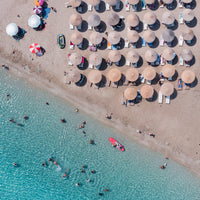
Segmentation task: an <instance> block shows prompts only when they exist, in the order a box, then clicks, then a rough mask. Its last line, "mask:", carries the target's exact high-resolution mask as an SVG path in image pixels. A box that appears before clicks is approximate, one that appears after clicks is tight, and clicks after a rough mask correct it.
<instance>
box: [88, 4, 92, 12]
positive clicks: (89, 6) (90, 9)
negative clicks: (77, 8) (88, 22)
mask: <svg viewBox="0 0 200 200" xmlns="http://www.w3.org/2000/svg"><path fill="white" fill-rule="evenodd" d="M88 11H89V12H92V5H91V4H88Z"/></svg>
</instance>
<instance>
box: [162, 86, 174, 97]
mask: <svg viewBox="0 0 200 200" xmlns="http://www.w3.org/2000/svg"><path fill="white" fill-rule="evenodd" d="M160 91H161V93H162V95H164V96H170V95H172V94H173V92H174V86H173V85H172V84H171V83H163V85H162V86H161V88H160Z"/></svg>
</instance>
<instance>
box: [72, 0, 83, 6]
mask: <svg viewBox="0 0 200 200" xmlns="http://www.w3.org/2000/svg"><path fill="white" fill-rule="evenodd" d="M70 5H72V7H73V8H76V7H79V6H80V5H81V0H70Z"/></svg>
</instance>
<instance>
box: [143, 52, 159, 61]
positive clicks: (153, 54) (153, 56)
mask: <svg viewBox="0 0 200 200" xmlns="http://www.w3.org/2000/svg"><path fill="white" fill-rule="evenodd" d="M144 57H145V59H146V61H147V62H155V61H156V60H157V57H158V54H157V53H156V51H154V50H152V49H149V50H147V51H146V52H145V55H144Z"/></svg>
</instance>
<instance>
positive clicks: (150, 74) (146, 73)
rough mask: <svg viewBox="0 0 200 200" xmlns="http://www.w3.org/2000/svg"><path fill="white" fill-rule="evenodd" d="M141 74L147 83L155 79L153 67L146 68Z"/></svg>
mask: <svg viewBox="0 0 200 200" xmlns="http://www.w3.org/2000/svg"><path fill="white" fill-rule="evenodd" d="M142 74H143V76H144V78H145V79H147V80H148V81H151V80H153V79H154V78H155V77H156V71H155V69H154V68H153V67H146V68H145V69H144V71H143V72H142Z"/></svg>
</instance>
